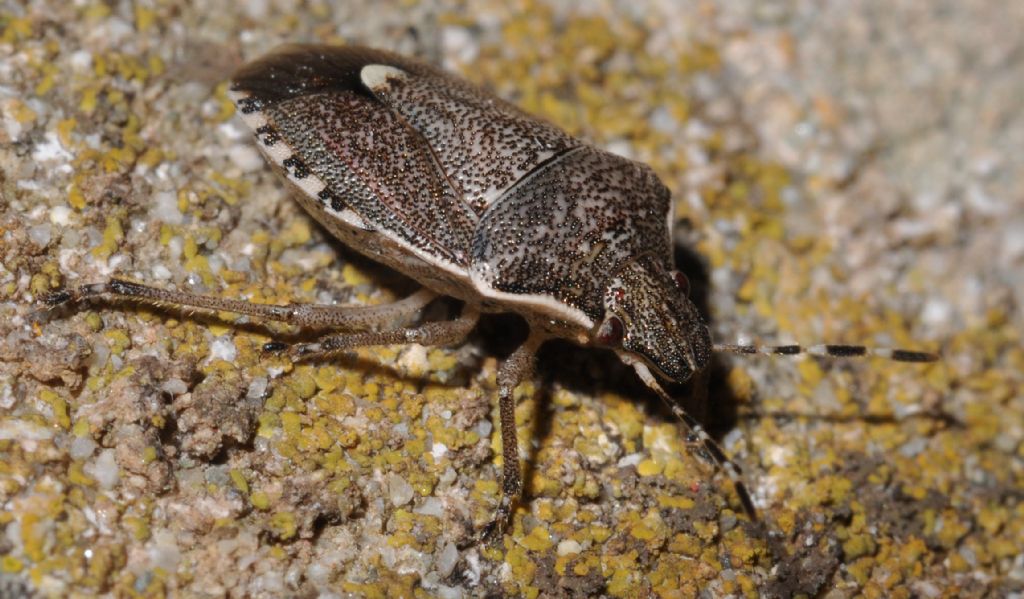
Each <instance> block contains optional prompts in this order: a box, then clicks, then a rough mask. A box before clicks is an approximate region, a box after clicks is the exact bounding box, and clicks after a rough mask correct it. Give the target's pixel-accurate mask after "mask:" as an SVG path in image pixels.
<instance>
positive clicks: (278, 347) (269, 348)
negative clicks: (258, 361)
mask: <svg viewBox="0 0 1024 599" xmlns="http://www.w3.org/2000/svg"><path fill="white" fill-rule="evenodd" d="M288 347H289V345H288V344H287V343H284V342H281V341H271V342H269V343H264V344H263V353H265V354H280V353H282V352H285V351H287V350H288Z"/></svg>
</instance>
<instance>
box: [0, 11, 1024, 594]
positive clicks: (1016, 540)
mask: <svg viewBox="0 0 1024 599" xmlns="http://www.w3.org/2000/svg"><path fill="white" fill-rule="evenodd" d="M568 5H569V3H555V2H550V3H548V2H541V1H536V2H511V3H510V2H498V1H494V2H486V1H481V2H470V3H445V2H440V1H436V2H426V1H425V2H415V1H407V2H373V1H368V0H367V1H362V0H360V1H351V2H346V3H336V5H332V4H329V3H324V2H309V3H304V4H302V5H293V3H291V2H285V1H280V2H274V1H269V0H265V1H260V2H247V3H238V7H234V6H229V5H228V4H227V3H224V4H223V5H219V6H217V8H216V9H211V8H198V7H196V6H192V5H191V4H189V3H184V2H179V1H176V0H172V1H165V2H164V1H162V2H138V3H134V4H132V3H127V2H124V3H107V2H89V1H84V2H78V3H67V2H57V1H54V2H45V1H37V2H30V3H28V4H27V5H26V4H18V3H15V4H13V5H12V4H10V3H9V2H8V3H5V4H3V5H0V335H2V338H3V339H4V341H3V344H2V345H0V454H2V456H3V459H2V462H0V505H2V511H0V526H2V530H3V534H0V555H2V558H0V596H19V595H23V594H32V593H38V594H39V595H41V596H54V597H57V596H67V595H77V596H90V595H96V594H106V595H116V596H127V595H140V596H160V595H173V596H195V597H204V596H211V597H218V596H234V597H242V596H253V597H276V596H297V595H301V596H315V595H321V596H325V597H343V596H354V597H363V596H366V597H386V596H390V597H405V596H423V597H427V596H438V597H470V596H481V595H492V596H497V595H506V596H525V597H535V596H545V597H562V596H565V597H588V596H614V597H647V596H659V597H691V596H706V597H719V596H750V597H756V596H779V597H785V596H792V595H797V594H802V595H805V596H826V597H848V596H849V597H852V596H865V597H883V596H885V597H911V596H914V597H944V596H957V597H981V596H1014V594H1016V595H1017V596H1019V595H1020V594H1021V593H1022V592H1024V558H1022V557H1021V556H1022V554H1024V543H1022V541H1021V539H1024V506H1022V504H1021V496H1022V494H1024V493H1022V492H1024V483H1022V473H1024V465H1022V457H1024V445H1022V439H1024V397H1022V374H1021V372H1024V350H1022V346H1021V335H1020V331H1021V330H1022V325H1024V322H1022V321H1024V318H1022V315H1021V311H1020V303H1021V299H1022V291H1024V284H1022V277H1024V193H1022V191H1021V190H1024V152H1021V151H1020V150H1021V148H1024V112H1022V109H1021V103H1020V98H1021V97H1024V39H1022V38H1021V37H1020V35H1019V32H1020V31H1021V30H1022V28H1024V5H1018V4H1015V3H1008V2H983V1H980V0H974V1H970V0H969V1H966V2H930V1H919V2H911V1H906V2H899V3H891V2H886V1H884V0H878V1H864V2H836V3H831V4H828V5H823V3H820V2H810V1H808V2H797V1H788V2H775V3H770V5H769V4H766V3H760V2H728V3H722V5H716V4H714V3H709V2H677V1H674V0H661V1H657V0H652V1H650V2H643V1H640V2H636V1H633V2H630V1H621V2H613V1H608V2H597V1H593V2H583V3H573V5H574V6H575V8H573V9H571V10H570V9H568V8H567V7H568ZM242 6H244V8H241V7H242ZM286 41H317V42H322V43H346V42H359V43H364V44H369V45H373V46H379V47H384V48H390V49H395V50H399V51H402V52H406V53H410V54H416V55H418V56H420V57H423V58H425V59H427V60H430V61H433V62H436V63H439V64H442V65H443V66H445V67H446V68H448V69H451V70H453V71H455V72H458V73H461V74H463V75H464V76H466V77H468V78H470V79H471V80H473V81H475V82H477V83H480V84H482V85H484V86H486V87H488V88H490V89H492V90H494V91H495V92H496V93H498V94H499V95H501V96H502V97H505V98H508V99H510V100H513V101H515V102H517V103H518V104H519V105H521V106H523V107H524V108H526V109H527V110H529V111H530V112H533V113H535V114H538V115H541V116H543V117H545V118H547V119H549V120H551V121H553V122H555V123H557V124H559V125H561V126H563V127H564V128H566V129H567V130H569V131H570V132H572V133H573V134H577V135H581V136H584V137H586V138H588V139H589V140H591V141H593V142H594V143H596V144H598V145H601V146H602V147H605V148H608V149H610V150H612V151H615V152H618V153H621V154H624V155H627V156H629V157H631V158H634V159H637V160H641V161H644V162H647V163H649V164H651V165H652V166H653V167H654V168H655V170H656V171H657V172H658V174H659V175H660V176H661V177H662V179H663V180H664V181H665V183H666V184H667V185H668V186H669V187H670V188H671V189H672V190H673V192H674V197H675V198H676V201H677V216H678V219H679V221H678V224H677V238H678V239H677V241H678V243H679V246H680V250H679V252H678V253H679V259H680V260H681V265H683V267H684V268H685V269H686V270H687V271H688V272H689V273H690V275H691V278H692V279H693V281H694V283H695V285H694V287H695V290H694V291H695V296H696V297H697V298H698V299H699V300H702V301H703V303H704V304H705V305H706V306H707V307H708V312H709V318H711V319H712V321H713V330H714V332H715V335H716V337H717V339H718V340H720V341H722V342H735V341H736V340H744V341H760V342H766V343H770V342H801V343H815V342H821V341H834V342H844V343H865V344H871V345H878V346H902V347H911V348H917V349H925V350H934V351H939V352H941V354H942V360H941V361H940V362H939V363H937V364H934V365H907V364H896V363H891V362H887V361H884V360H867V361H826V360H818V359H789V358H766V357H753V358H744V357H732V356H722V357H721V358H720V359H719V360H718V363H717V364H716V368H715V371H714V374H713V376H712V383H711V387H710V395H709V401H708V403H707V405H693V404H692V402H690V403H688V404H687V405H688V407H689V408H690V409H691V410H692V411H694V413H697V414H700V415H701V416H702V418H703V419H704V420H705V421H706V422H707V423H708V425H709V427H710V428H711V429H712V430H713V431H715V433H716V435H718V437H719V439H720V440H721V442H722V444H723V446H724V447H725V448H726V450H727V451H728V452H729V453H730V455H731V456H733V457H734V458H735V459H736V460H737V461H738V462H739V463H740V464H742V465H743V467H744V469H745V478H746V481H747V484H748V485H749V487H750V488H751V490H752V494H753V496H754V500H755V503H756V505H757V507H758V510H759V512H760V515H761V521H760V522H759V523H751V522H750V521H749V520H748V519H747V517H746V516H745V515H743V513H742V510H740V507H739V503H738V500H737V498H736V495H735V493H734V492H733V489H732V488H731V486H730V485H729V484H728V482H727V480H726V479H725V478H724V477H722V476H713V473H712V471H711V470H710V469H709V468H708V467H707V466H706V465H704V464H702V463H701V462H700V461H699V460H698V459H696V458H695V457H693V456H692V455H691V454H689V453H688V452H687V450H686V447H685V444H684V438H683V435H682V434H681V432H680V430H679V428H678V427H677V425H676V424H675V423H674V422H673V420H672V417H671V414H670V413H668V412H667V411H666V410H664V409H662V408H660V407H659V406H658V404H657V400H656V399H655V398H653V397H652V395H651V394H650V393H649V392H647V391H646V390H645V389H644V387H643V386H642V385H641V384H640V383H639V382H638V381H637V380H636V379H635V378H634V376H633V374H632V373H631V372H630V371H628V370H627V369H625V368H624V367H622V366H621V365H619V364H618V363H617V362H616V360H615V358H614V356H611V355H610V354H605V353H602V352H598V351H586V350H582V349H579V348H575V347H573V346H571V345H568V344H553V345H551V346H550V347H548V348H546V349H545V351H544V352H543V353H542V356H541V367H540V369H539V372H538V374H537V376H536V378H535V380H534V381H533V384H531V385H524V386H523V387H522V388H521V389H520V392H519V394H518V395H519V396H520V403H519V408H518V413H517V416H518V419H519V425H520V428H519V433H520V438H521V440H522V443H521V446H522V449H523V451H524V455H526V456H528V458H527V460H526V471H525V472H526V477H527V480H528V497H527V499H526V500H525V501H524V502H523V503H522V504H521V506H520V507H519V509H518V511H517V512H516V513H515V516H514V521H513V526H512V528H511V530H510V531H509V533H508V534H507V535H506V536H505V537H504V538H503V539H500V540H499V541H498V542H496V543H494V544H491V545H480V544H477V543H474V542H473V538H474V534H475V531H476V530H478V529H479V528H480V527H481V526H482V525H483V524H484V523H486V522H487V521H488V519H489V518H490V516H491V514H492V513H493V510H494V506H495V504H496V501H497V499H498V497H499V472H500V457H499V453H498V447H499V438H498V433H497V430H496V427H495V426H494V424H493V423H495V422H496V419H497V406H496V403H497V402H496V398H495V396H494V389H495V385H494V376H495V372H496V368H497V366H498V364H499V363H500V360H501V359H502V358H504V357H505V356H506V355H507V354H508V353H509V352H510V351H511V350H512V349H513V348H514V347H515V344H516V343H517V342H518V341H519V340H520V339H522V337H523V335H524V334H525V328H524V326H523V324H522V323H521V322H519V321H517V320H516V319H514V318H492V319H488V320H487V321H486V322H484V323H482V325H481V327H480V329H479V331H478V333H477V334H475V335H474V336H473V337H472V338H471V340H470V341H469V342H468V343H467V344H466V345H464V346H462V347H456V348H441V349H437V348H430V349H425V348H421V347H418V346H411V347H390V348H376V349H367V350H360V351H359V352H358V353H357V355H355V356H350V357H347V358H344V359H341V360H338V361H337V362H332V363H313V364H301V365H297V366H293V365H291V364H287V363H285V362H284V361H282V360H279V359H274V358H268V357H266V356H263V355H261V352H260V348H261V347H262V345H263V343H265V342H266V341H268V340H269V339H271V338H274V339H281V338H284V339H295V338H307V337H308V336H309V335H308V333H302V332H300V331H292V330H288V329H287V328H285V327H281V326H276V325H272V326H264V325H261V324H259V323H251V322H247V321H246V320H244V319H238V318H236V317H234V316H232V315H230V314H220V315H198V314H196V315H192V314H188V313H184V312H182V311H181V310H175V309H165V310H160V309H154V308H140V307H133V306H127V305H118V306H113V305H92V306H81V307H79V309H77V310H63V311H59V312H56V313H51V314H34V313H33V312H34V311H36V310H38V309H39V307H40V306H39V304H38V300H39V298H40V297H41V296H42V295H44V294H45V293H47V292H50V291H53V290H56V289H60V288H62V287H65V286H74V285H78V284H82V283H86V282H95V281H101V280H103V279H104V278H106V277H109V276H111V275H117V276H122V277H128V278H132V279H135V280H139V281H144V282H149V283H152V284H155V285H160V286H166V287H178V288H183V289H191V290H198V291H201V292H206V293H212V294H217V295H221V296H224V297H237V298H249V299H251V300H253V301H257V302H271V303H283V302H288V301H304V302H321V303H331V302H339V303H356V304H371V303H382V302H387V301H391V300H393V299H396V298H398V297H401V296H402V295H404V294H407V293H409V292H410V291H411V290H413V289H414V288H415V287H414V286H413V285H411V284H410V282H409V281H407V280H405V279H403V278H402V277H400V276H398V275H396V274H394V273H391V272H388V271H387V270H385V269H383V268H381V267H379V266H376V265H374V264H373V263H372V262H369V261H368V260H366V259H363V258H360V257H359V256H357V255H356V254H355V253H354V252H352V251H350V250H349V249H347V248H344V247H343V246H341V245H340V244H338V243H336V242H334V241H333V240H331V239H330V238H329V236H327V235H326V233H325V232H324V231H323V230H321V229H320V228H318V227H317V226H315V225H314V224H313V223H312V221H311V220H310V219H308V218H307V217H306V216H305V215H304V214H303V213H302V212H301V210H300V209H299V208H298V207H297V205H295V204H294V202H292V201H291V200H290V199H289V198H288V197H287V194H286V192H285V190H284V187H283V186H282V184H281V182H280V181H279V180H278V179H277V178H276V177H275V175H274V174H273V173H272V172H271V171H270V169H269V168H268V167H267V166H266V165H265V163H264V161H263V160H262V158H261V157H260V156H259V155H258V154H257V152H256V150H255V147H254V144H253V142H252V140H251V135H250V133H249V132H248V131H247V130H245V128H244V126H243V125H242V124H241V122H240V121H239V119H238V118H237V117H236V116H235V115H234V110H233V108H232V105H231V103H230V102H229V101H228V100H227V98H226V95H225V90H226V87H225V85H226V84H225V80H226V79H227V77H228V76H229V75H230V73H231V72H232V71H233V70H234V69H235V68H237V67H238V66H239V65H241V64H242V63H243V62H244V61H246V60H249V59H252V58H255V57H257V56H259V55H261V54H262V53H264V52H266V51H268V50H269V49H271V48H272V47H274V46H275V45H278V44H280V43H283V42H286ZM445 309H446V306H444V305H440V306H438V307H437V308H435V309H434V311H435V313H434V317H443V315H444V310H445ZM675 391H676V392H678V393H680V395H681V396H685V393H686V389H676V390H675ZM683 401H685V399H684V400H683Z"/></svg>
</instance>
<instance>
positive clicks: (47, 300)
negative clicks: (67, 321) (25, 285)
mask: <svg viewBox="0 0 1024 599" xmlns="http://www.w3.org/2000/svg"><path fill="white" fill-rule="evenodd" d="M74 298H75V294H74V293H72V292H71V291H69V290H67V289H61V290H60V291H54V292H53V293H47V294H46V295H44V296H43V297H42V298H40V301H41V302H42V303H44V304H46V305H47V306H48V307H50V308H56V307H57V306H59V305H61V304H66V303H68V302H70V301H71V300H73V299H74Z"/></svg>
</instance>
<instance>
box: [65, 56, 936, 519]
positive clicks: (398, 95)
mask: <svg viewBox="0 0 1024 599" xmlns="http://www.w3.org/2000/svg"><path fill="white" fill-rule="evenodd" d="M230 89H231V92H230V93H231V96H232V98H233V100H234V101H235V103H236V105H237V107H238V112H239V114H240V115H241V118H242V120H243V121H244V122H245V123H246V124H247V125H248V126H249V127H250V128H251V129H252V130H253V132H254V134H255V137H256V141H257V144H258V146H259V148H260V149H261V150H262V151H263V153H264V154H265V155H266V156H267V157H268V158H269V160H270V162H272V163H273V165H274V166H275V167H276V168H277V169H278V170H279V171H281V173H282V174H283V176H284V177H285V179H286V180H287V181H288V182H289V183H290V184H292V185H293V186H294V187H295V188H296V190H297V192H298V193H297V194H296V196H297V199H298V201H299V203H301V204H302V206H303V207H304V208H305V209H306V210H307V211H308V212H309V213H310V214H311V215H312V216H313V217H314V218H315V219H316V220H318V221H319V222H320V223H321V224H322V225H323V226H324V227H325V228H326V229H327V230H328V231H329V232H331V233H332V234H333V235H335V236H336V237H338V238H339V239H340V240H342V241H343V242H344V243H345V244H347V245H348V246H350V247H351V248H353V249H355V250H357V251H359V252H361V253H363V254H365V255H367V256H369V257H370V258H372V259H374V260H376V261H378V262H381V263H383V264H385V265H387V266H389V267H392V268H394V269H396V270H398V271H400V272H402V273H404V274H406V275H408V276H409V277H411V278H412V279H414V280H416V281H418V282H419V283H420V284H422V286H423V288H424V289H423V290H422V291H420V292H417V293H415V294H413V295H412V296H410V297H408V298H406V299H404V300H401V301H399V302H397V303H394V304H390V305H386V306H374V307H345V306H322V305H262V304H253V303H250V302H246V301H240V300H231V299H220V298H215V297H209V296H200V295H194V294H190V293H185V292H180V291H167V290H162V289H157V288H153V287H149V286H145V285H141V284H138V283H133V282H129V281H124V280H121V279H113V280H110V281H108V282H106V283H100V284H95V285H86V286H83V287H79V288H77V289H73V290H67V291H62V292H57V293H54V294H52V295H50V296H49V297H47V298H46V299H45V302H46V303H47V304H49V305H57V304H62V303H65V302H72V301H81V300H85V299H92V298H108V299H109V298H121V299H129V300H134V301H141V302H154V303H161V304H170V305H180V306H190V307H194V308H202V309H207V310H217V311H231V312H237V313H241V314H248V315H251V316H255V317H258V318H263V319H268V320H276V321H283V322H287V323H292V324H296V325H301V326H305V327H309V328H315V329H320V330H325V329H342V330H347V331H349V332H345V333H341V334H332V335H327V336H324V337H321V338H320V339H318V340H316V341H315V342H311V343H300V344H296V345H291V346H289V345H286V344H283V343H278V342H274V343H269V344H267V345H266V347H265V350H266V351H268V352H275V353H286V354H287V355H288V356H290V357H291V358H292V359H294V360H298V359H322V358H325V357H328V356H331V355H333V354H336V353H338V352H342V351H345V350H348V349H351V348H354V347H358V346H367V345H383V344H399V343H421V344H435V345H436V344H451V343H458V342H460V341H461V340H463V339H464V338H465V337H466V335H467V334H468V333H469V332H470V331H471V330H472V329H473V327H474V326H475V324H476V322H477V319H478V317H479V315H480V314H481V313H482V312H515V313H518V314H520V315H522V316H523V317H524V318H525V319H526V321H527V322H528V323H529V326H530V334H529V337H528V338H527V339H526V341H525V342H524V343H523V344H522V345H521V346H520V347H519V348H518V349H516V350H515V351H514V352H513V353H512V354H511V356H510V357H509V358H508V359H507V360H506V361H505V363H504V364H503V365H502V367H501V368H500V370H499V373H498V377H497V381H498V387H499V389H498V395H499V407H500V415H501V423H500V424H501V440H502V453H503V456H504V470H503V485H502V490H503V495H502V498H501V502H500V503H499V506H498V508H497V513H496V516H495V519H494V522H493V524H494V525H495V526H494V527H493V529H496V530H501V529H502V528H503V527H504V525H505V524H506V522H507V520H508V518H509V515H510V512H511V509H512V505H513V503H514V502H515V501H516V500H517V498H518V497H519V495H520V491H521V486H522V484H521V479H520V466H519V452H518V445H517V440H516V428H515V418H514V408H515V406H514V402H513V390H514V389H515V387H516V386H517V385H518V384H519V383H520V382H521V381H523V380H524V379H525V378H526V377H528V376H529V375H530V373H531V371H532V368H533V363H534V356H535V354H536V352H537V349H538V348H539V347H540V346H541V344H543V343H544V342H545V340H548V339H552V338H565V339H569V340H572V341H574V342H576V343H579V344H582V345H588V346H597V347H604V348H609V349H611V350H613V351H615V352H616V353H617V354H618V356H619V357H620V358H621V359H622V360H623V362H625V363H626V364H628V365H630V366H632V367H633V368H634V369H635V371H636V373H637V374H638V375H639V377H640V378H641V379H642V381H643V382H644V383H645V384H646V385H647V386H648V387H650V389H651V390H653V391H654V392H655V393H656V394H657V395H658V396H659V397H660V398H661V399H662V400H664V401H665V403H666V404H667V405H668V406H669V407H670V408H671V409H672V411H673V412H674V413H675V414H676V415H677V416H678V417H679V419H680V420H681V421H682V423H683V424H684V426H685V427H686V428H687V431H688V433H687V439H688V441H689V442H691V443H693V444H696V445H697V446H698V447H699V451H698V453H699V454H701V455H702V456H705V457H708V458H709V459H711V460H712V461H713V462H714V463H715V464H716V465H717V466H718V467H719V468H721V469H723V470H724V471H725V472H726V473H727V474H728V476H729V477H730V479H731V480H732V482H733V483H734V485H735V488H736V490H737V493H738V495H739V497H740V500H741V502H742V504H743V506H744V508H745V509H746V511H747V512H748V513H749V514H750V516H751V517H755V516H756V511H755V509H754V506H753V504H752V502H751V500H750V497H749V495H748V493H747V491H746V490H745V487H744V485H743V481H742V477H741V474H740V469H739V468H738V467H737V466H736V465H735V464H734V463H733V462H732V461H731V460H729V459H728V458H727V457H726V456H725V454H724V453H723V452H722V451H721V449H720V448H719V447H718V445H717V444H716V443H715V442H714V441H713V440H712V439H711V438H710V437H709V436H708V435H707V434H706V433H705V432H704V430H703V429H702V428H701V426H700V424H699V423H698V422H697V421H696V420H694V419H693V418H692V417H690V416H689V415H688V414H687V413H686V412H685V411H684V410H683V409H682V407H680V406H679V405H678V404H677V403H676V402H675V401H673V400H672V398H671V397H670V396H669V395H668V394H667V393H666V392H665V391H664V390H663V389H662V386H661V385H660V384H659V382H658V380H659V379H663V380H666V381H673V382H677V383H681V382H686V381H688V380H690V379H691V378H693V377H694V376H696V375H700V374H702V373H703V372H705V369H706V368H707V366H708V363H709V361H710V359H711V355H712V352H714V351H728V352H734V353H755V352H765V353H776V354H797V353H811V354H816V355H828V356H840V357H843V356H852V355H865V354H872V355H877V356H883V357H887V358H890V359H893V360H902V361H910V362H920V361H930V360H933V359H935V356H934V355H932V354H927V353H921V352H913V351H906V350H883V349H869V348H865V347H862V346H846V345H843V346H839V345H822V346H812V347H809V348H806V349H804V348H801V347H800V346H794V345H786V346H773V347H759V346H735V345H717V346H716V345H714V344H713V343H712V341H711V335H710V333H709V331H708V327H707V326H706V324H705V323H704V321H703V320H702V318H701V316H700V315H699V314H698V311H697V309H696V307H695V306H694V304H693V303H692V302H691V301H690V299H689V298H688V293H687V292H688V282H687V279H686V277H685V275H683V274H682V273H681V272H679V271H677V270H676V269H675V267H674V265H673V253H672V245H671V236H670V227H671V220H670V219H671V217H672V214H673V211H672V204H671V198H670V194H669V190H668V189H667V188H666V187H665V186H664V185H663V184H662V183H661V181H660V180H659V179H658V177H657V176H656V175H655V174H654V172H653V171H652V170H651V168H650V167H648V166H646V165H644V164H640V163H637V162H634V161H631V160H628V159H626V158H623V157H620V156H617V155H614V154H611V153H608V152H605V151H603V150H601V149H598V148H596V147H594V146H592V145H588V144H586V143H584V142H583V141H581V140H578V139H575V138H573V137H571V136H569V135H568V134H566V133H565V132H563V131H561V130H560V129H558V128H557V127H555V126H553V125H551V124H549V123H547V122H544V121H542V120H539V119H536V118H534V117H531V116H529V115H527V114H525V113H523V112H522V111H520V110H519V109H517V108H516V107H514V106H512V105H511V104H509V103H506V102H504V101H502V100H500V99H498V98H495V97H493V96H491V95H490V94H488V93H486V92H484V91H482V90H480V89H478V88H476V87H474V86H473V85H471V84H469V83H467V82H465V81H463V80H461V79H458V78H456V77H454V76H452V75H449V74H447V73H444V72H442V71H440V70H437V69H435V68H433V67H431V66H428V65H426V64H423V63H421V62H418V61H416V60H413V59H410V58H406V57H403V56H399V55H396V54H392V53H389V52H384V51H380V50H372V49H368V48H361V47H354V46H346V47H328V46H316V45H290V46H285V47H283V48H280V49H278V50H276V51H274V52H273V53H271V54H269V55H267V56H265V57H263V58H261V59H259V60H257V61H255V62H252V63H250V64H248V65H246V66H244V67H242V68H241V70H239V71H238V72H237V73H236V74H235V76H234V78H233V80H232V83H231V88H230ZM439 296H450V297H453V298H456V299H458V300H461V301H462V302H463V305H464V307H463V309H462V313H461V315H460V316H459V317H457V318H456V319H454V320H451V321H444V322H427V323H424V324H421V325H419V326H413V327H408V328H397V329H390V330H376V329H375V328H376V327H379V326H380V325H383V324H385V323H388V322H390V321H392V320H393V319H394V318H396V317H399V316H412V315H415V314H417V313H419V312H420V311H421V310H422V308H424V306H426V305H427V304H428V303H429V302H431V301H432V300H433V299H434V298H436V297H439Z"/></svg>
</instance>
